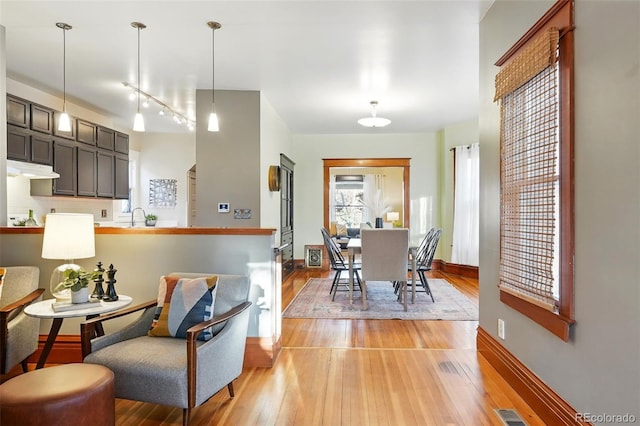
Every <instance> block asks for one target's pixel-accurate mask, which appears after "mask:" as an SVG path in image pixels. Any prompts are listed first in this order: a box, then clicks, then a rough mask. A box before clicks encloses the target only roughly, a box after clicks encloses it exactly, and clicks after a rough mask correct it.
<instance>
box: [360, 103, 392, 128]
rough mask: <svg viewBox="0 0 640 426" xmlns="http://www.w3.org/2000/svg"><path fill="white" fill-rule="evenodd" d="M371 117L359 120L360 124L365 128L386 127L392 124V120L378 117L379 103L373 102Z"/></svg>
mask: <svg viewBox="0 0 640 426" xmlns="http://www.w3.org/2000/svg"><path fill="white" fill-rule="evenodd" d="M370 104H371V117H365V118H361V119H360V120H358V124H360V125H361V126H365V127H384V126H387V125H388V124H389V123H391V120H389V119H387V118H382V117H378V116H377V115H376V107H377V106H378V101H371V102H370Z"/></svg>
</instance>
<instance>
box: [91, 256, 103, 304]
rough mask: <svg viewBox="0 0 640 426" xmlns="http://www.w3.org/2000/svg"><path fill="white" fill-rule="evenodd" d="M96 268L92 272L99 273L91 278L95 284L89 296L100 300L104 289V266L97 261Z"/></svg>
mask: <svg viewBox="0 0 640 426" xmlns="http://www.w3.org/2000/svg"><path fill="white" fill-rule="evenodd" d="M96 266H97V268H96V269H94V270H93V272H97V273H100V275H99V276H98V277H96V278H94V279H93V282H94V283H95V284H96V286H95V288H94V289H93V293H91V298H92V299H96V300H102V298H103V297H104V289H103V288H102V283H103V282H104V278H103V276H102V275H103V274H104V268H103V267H102V262H98V263H97V264H96Z"/></svg>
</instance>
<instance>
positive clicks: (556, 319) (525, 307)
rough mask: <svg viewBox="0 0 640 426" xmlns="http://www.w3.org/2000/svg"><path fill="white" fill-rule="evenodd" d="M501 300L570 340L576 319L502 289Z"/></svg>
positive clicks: (564, 338)
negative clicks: (570, 333) (570, 331)
mask: <svg viewBox="0 0 640 426" xmlns="http://www.w3.org/2000/svg"><path fill="white" fill-rule="evenodd" d="M500 301H501V302H502V303H504V304H505V305H507V306H509V307H511V308H513V309H515V310H516V311H518V312H520V313H521V314H523V315H525V316H527V317H529V318H530V319H531V320H533V321H535V322H536V323H538V324H539V325H541V326H542V327H544V328H546V329H547V330H549V331H550V332H551V333H553V334H555V335H556V336H558V337H559V338H561V339H562V340H563V341H565V342H568V341H569V330H570V328H571V326H572V325H573V324H575V320H572V319H570V318H566V317H564V316H562V315H560V314H557V313H555V312H551V311H548V310H546V309H544V308H541V307H539V306H536V305H534V304H533V303H529V302H527V301H526V300H523V299H520V298H518V297H516V296H514V295H512V294H509V293H507V292H504V291H500Z"/></svg>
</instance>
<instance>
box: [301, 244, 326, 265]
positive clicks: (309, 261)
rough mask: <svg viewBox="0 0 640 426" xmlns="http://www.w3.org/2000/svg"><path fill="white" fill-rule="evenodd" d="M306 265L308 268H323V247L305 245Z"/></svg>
mask: <svg viewBox="0 0 640 426" xmlns="http://www.w3.org/2000/svg"><path fill="white" fill-rule="evenodd" d="M304 249H305V256H304V260H305V266H306V267H307V268H322V248H321V247H315V246H304Z"/></svg>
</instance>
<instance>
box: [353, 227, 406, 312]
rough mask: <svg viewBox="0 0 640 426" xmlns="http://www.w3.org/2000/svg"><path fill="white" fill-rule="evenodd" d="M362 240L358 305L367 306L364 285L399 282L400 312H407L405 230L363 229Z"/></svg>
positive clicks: (365, 286) (361, 232) (365, 307)
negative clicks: (400, 295) (402, 306)
mask: <svg viewBox="0 0 640 426" xmlns="http://www.w3.org/2000/svg"><path fill="white" fill-rule="evenodd" d="M360 237H361V238H362V249H361V250H362V252H361V260H362V303H363V306H364V309H367V308H368V303H367V281H391V282H392V283H393V282H396V281H397V282H399V283H400V285H401V288H402V292H403V293H402V294H403V304H404V310H405V311H406V310H407V257H408V253H409V230H408V229H406V228H393V229H384V228H383V229H363V230H361V231H360Z"/></svg>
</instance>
